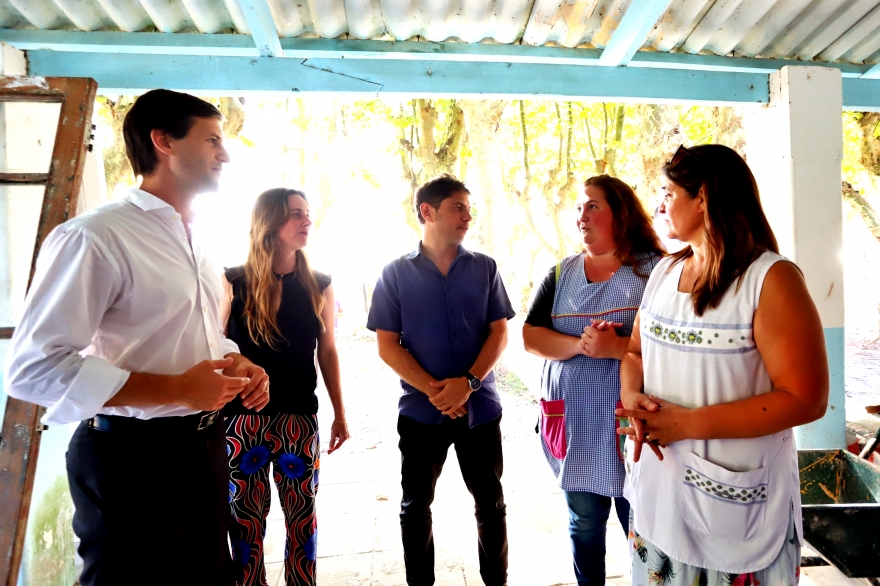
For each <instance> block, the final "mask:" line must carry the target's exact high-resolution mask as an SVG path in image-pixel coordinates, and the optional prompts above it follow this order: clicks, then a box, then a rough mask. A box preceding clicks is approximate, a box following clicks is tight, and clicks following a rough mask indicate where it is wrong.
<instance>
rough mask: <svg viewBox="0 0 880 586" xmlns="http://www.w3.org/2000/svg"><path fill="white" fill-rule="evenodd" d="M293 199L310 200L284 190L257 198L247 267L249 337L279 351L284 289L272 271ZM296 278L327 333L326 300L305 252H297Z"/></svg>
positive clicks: (272, 190)
mask: <svg viewBox="0 0 880 586" xmlns="http://www.w3.org/2000/svg"><path fill="white" fill-rule="evenodd" d="M291 195H298V196H300V197H302V198H303V199H306V196H305V194H304V193H303V192H301V191H297V190H296V189H287V188H284V187H276V188H275V189H269V190H267V191H264V192H263V193H261V194H260V195H259V196H258V197H257V201H256V203H255V204H254V212H253V215H252V216H251V231H250V251H249V252H248V258H247V262H246V263H245V264H244V276H245V284H246V287H245V300H244V318H245V323H246V324H247V327H248V333H249V334H250V337H251V340H253V341H254V343H255V344H257V345H260V344H261V343H264V342H265V343H266V344H268V345H269V347H270V348H275V344H276V342H278V340H284V336H283V335H282V333H281V330H280V329H279V328H278V308H279V307H280V306H281V287H279V286H278V278H277V277H276V276H275V273H274V272H272V267H273V266H274V265H275V261H276V260H277V259H278V256H279V255H280V254H281V243H280V242H279V240H278V231H279V230H280V229H281V227H282V226H284V224H285V223H286V222H287V218H288V217H289V215H290V205H289V204H288V198H289V197H290V196H291ZM296 278H297V279H299V281H300V283H302V285H303V287H305V290H306V292H307V293H308V295H309V300H310V301H311V303H312V311H314V312H315V317H317V318H318V324H319V325H320V327H321V332H324V331H326V328H325V324H324V320H323V319H322V318H321V311H322V310H323V309H324V296H323V295H322V294H321V290H320V288H319V287H318V281H317V280H316V279H315V274H314V273H313V272H312V269H311V267H309V261H308V259H307V258H306V255H305V253H304V252H303V251H302V250H297V251H296Z"/></svg>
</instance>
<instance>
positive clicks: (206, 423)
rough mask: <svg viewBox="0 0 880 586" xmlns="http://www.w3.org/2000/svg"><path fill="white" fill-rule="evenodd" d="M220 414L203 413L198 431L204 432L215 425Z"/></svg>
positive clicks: (214, 412)
mask: <svg viewBox="0 0 880 586" xmlns="http://www.w3.org/2000/svg"><path fill="white" fill-rule="evenodd" d="M218 413H219V411H211V412H210V413H203V414H202V416H201V418H199V426H198V427H197V428H196V431H202V430H203V429H205V428H208V427H211V424H212V423H214V420H215V419H217V414H218Z"/></svg>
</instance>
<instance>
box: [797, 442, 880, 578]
mask: <svg viewBox="0 0 880 586" xmlns="http://www.w3.org/2000/svg"><path fill="white" fill-rule="evenodd" d="M878 440H880V431H878V432H877V434H876V435H875V436H874V437H873V438H871V440H869V441H868V446H866V448H865V449H864V450H863V451H862V453H861V454H860V456H856V455H854V454H851V453H849V452H848V451H846V450H798V468H799V470H800V481H801V501H802V504H803V519H804V540H805V541H806V542H807V545H809V546H810V549H812V550H813V551H815V552H816V553H818V554H819V556H821V557H815V556H814V557H806V556H805V557H804V558H802V560H801V565H802V566H816V565H826V564H830V565H832V566H834V567H836V568H837V569H838V570H840V571H841V572H842V573H843V574H844V575H846V576H848V577H851V578H868V582H869V583H871V584H880V581H878V580H876V578H878V577H880V531H878V530H877V529H878V527H880V471H878V469H877V468H875V467H874V466H872V465H871V464H870V463H868V461H867V460H866V459H865V458H867V457H868V456H870V455H871V453H872V452H873V451H874V449H875V448H876V447H877V444H878Z"/></svg>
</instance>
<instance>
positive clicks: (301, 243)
mask: <svg viewBox="0 0 880 586" xmlns="http://www.w3.org/2000/svg"><path fill="white" fill-rule="evenodd" d="M311 224H312V222H311V220H310V219H309V204H308V202H307V201H306V198H305V195H304V194H303V193H302V192H300V191H296V190H293V189H284V188H277V189H270V190H268V191H265V192H263V193H261V194H260V196H259V197H258V198H257V201H256V203H255V205H254V212H253V217H252V220H251V231H250V252H249V254H248V259H247V262H246V263H245V264H244V265H243V266H240V267H235V268H231V269H228V270H227V271H226V273H225V281H224V284H225V286H226V293H227V295H226V307H225V310H226V312H225V314H224V315H225V317H226V333H227V336H228V337H229V338H230V339H232V340H234V341H235V342H236V343H237V344H238V346H239V348H240V350H241V353H242V355H244V356H246V357H248V358H249V359H250V360H251V361H253V362H254V363H255V364H258V365H259V366H262V367H263V368H264V369H265V370H266V372H267V374H269V378H270V381H271V384H272V388H271V398H270V400H269V403H268V404H267V405H266V407H265V408H264V409H263V410H262V411H261V412H260V413H259V414H253V411H248V410H247V409H246V407H245V406H244V405H242V403H241V402H240V401H233V402H232V403H230V404H229V405H227V407H226V408H225V409H224V410H223V414H224V415H225V416H226V442H227V451H228V456H229V471H230V480H229V501H230V504H231V506H232V522H231V524H230V530H229V533H230V538H231V543H232V547H233V556H234V560H235V565H236V567H237V568H238V576H237V583H238V584H239V585H251V584H260V585H265V584H266V572H265V567H264V563H263V534H264V532H265V524H266V515H267V514H268V512H269V502H270V495H269V463H270V462H271V463H272V464H273V475H274V481H275V484H276V486H277V487H278V494H279V497H280V500H281V508H282V509H284V517H285V521H286V526H287V545H286V547H285V552H286V556H285V560H284V570H285V577H286V583H287V584H288V586H291V585H297V586H299V585H304V586H305V585H309V586H311V585H314V584H315V557H316V544H317V538H318V536H317V523H316V521H315V507H314V499H315V493H316V492H317V489H318V468H319V457H320V445H319V441H318V419H317V411H318V398H317V396H316V395H315V388H316V387H317V371H316V369H315V360H314V356H315V348H316V347H317V357H318V365H319V366H320V368H321V374H322V375H323V378H324V384H325V386H326V387H327V391H328V393H329V395H330V401H331V403H332V404H333V410H334V418H333V425H332V427H331V429H330V436H331V437H330V446H329V449H328V450H327V453H328V454H330V453H333V452H334V451H335V450H336V449H338V448H339V447H340V446H341V445H342V444H343V443H344V442H345V440H347V439H348V437H349V434H348V429H347V426H346V423H345V408H344V407H343V403H342V388H341V385H340V376H339V358H338V356H337V354H336V344H335V341H334V335H333V307H334V303H333V287H332V286H331V285H330V277H329V276H327V275H325V274H323V273H319V272H317V271H313V270H312V269H311V268H310V267H309V263H308V260H307V259H306V256H305V254H304V253H303V248H304V247H305V246H306V244H307V243H308V239H309V227H310V226H311Z"/></svg>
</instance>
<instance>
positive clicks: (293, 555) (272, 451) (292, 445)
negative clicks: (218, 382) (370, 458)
mask: <svg viewBox="0 0 880 586" xmlns="http://www.w3.org/2000/svg"><path fill="white" fill-rule="evenodd" d="M226 450H227V453H228V456H229V503H230V506H231V509H232V519H231V521H230V526H229V536H230V541H231V543H232V549H233V559H234V565H235V566H236V567H237V568H238V575H237V579H236V582H237V584H238V586H251V585H260V586H266V584H267V583H266V568H265V564H264V561H263V538H264V537H265V535H266V516H267V515H268V513H269V504H270V501H271V491H270V488H269V463H270V462H271V463H272V465H273V477H274V481H275V485H276V486H277V487H278V496H279V498H280V499H281V508H282V509H283V510H284V519H285V522H286V526H287V543H286V546H285V549H284V575H285V578H286V582H287V585H288V586H314V585H315V558H316V557H317V541H318V531H317V529H318V525H317V521H316V519H315V494H316V492H317V490H318V468H319V465H320V460H319V458H320V446H319V441H318V417H317V415H295V414H287V413H282V414H278V415H235V416H232V417H227V418H226Z"/></svg>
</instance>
